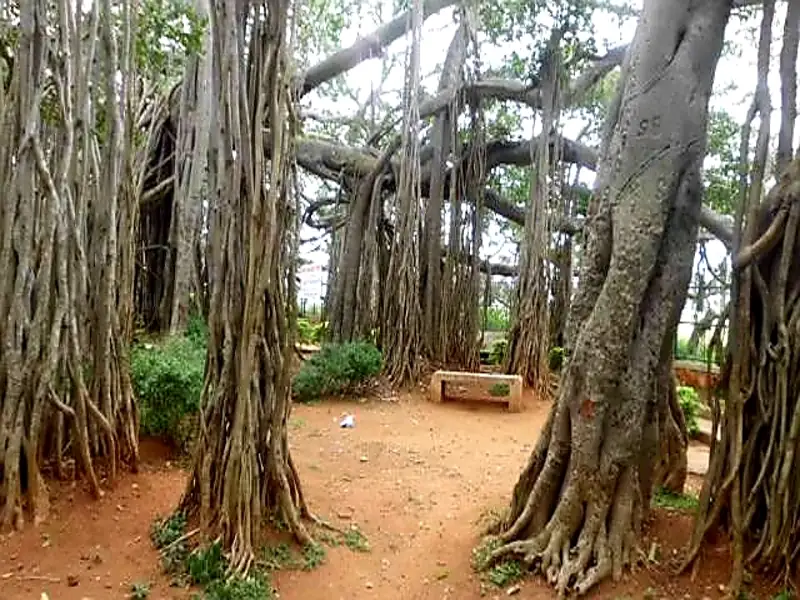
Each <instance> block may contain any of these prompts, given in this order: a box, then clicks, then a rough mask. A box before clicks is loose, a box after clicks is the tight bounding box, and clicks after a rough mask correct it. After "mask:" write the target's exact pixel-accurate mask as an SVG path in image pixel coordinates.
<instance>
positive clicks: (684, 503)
mask: <svg viewBox="0 0 800 600" xmlns="http://www.w3.org/2000/svg"><path fill="white" fill-rule="evenodd" d="M698 503H699V500H698V498H697V497H695V496H692V495H689V494H675V493H673V492H670V491H668V490H665V489H663V488H661V489H658V490H656V492H655V494H653V500H652V502H651V506H653V507H654V508H665V509H667V510H677V511H681V512H694V511H696V510H697V507H698Z"/></svg>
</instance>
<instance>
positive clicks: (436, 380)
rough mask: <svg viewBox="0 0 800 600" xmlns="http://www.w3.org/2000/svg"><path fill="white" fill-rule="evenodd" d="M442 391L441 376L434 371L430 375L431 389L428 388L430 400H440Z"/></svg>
mask: <svg viewBox="0 0 800 600" xmlns="http://www.w3.org/2000/svg"><path fill="white" fill-rule="evenodd" d="M443 393H444V382H443V381H442V378H441V376H439V375H437V374H436V373H434V374H433V376H432V377H431V389H430V395H431V402H441V401H442V394H443Z"/></svg>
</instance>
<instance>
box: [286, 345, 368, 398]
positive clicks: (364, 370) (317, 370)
mask: <svg viewBox="0 0 800 600" xmlns="http://www.w3.org/2000/svg"><path fill="white" fill-rule="evenodd" d="M382 368H383V357H382V356H381V353H380V350H378V349H377V348H376V347H375V346H374V345H372V344H369V343H367V342H350V343H346V344H326V345H324V346H323V347H322V348H321V349H320V351H319V352H318V353H317V354H315V355H314V356H312V357H311V358H309V359H308V360H307V361H306V362H304V363H303V366H302V367H301V369H300V372H299V373H298V374H297V375H296V376H295V378H294V381H293V382H292V392H293V393H294V396H295V397H296V398H297V399H298V400H299V401H301V402H309V401H311V400H315V399H317V398H321V397H323V396H331V395H337V394H346V393H349V392H352V391H354V390H355V389H356V388H357V387H358V386H359V385H361V384H363V383H364V382H366V381H367V380H369V379H371V378H373V377H375V376H376V375H377V374H378V373H380V371H381V369H382Z"/></svg>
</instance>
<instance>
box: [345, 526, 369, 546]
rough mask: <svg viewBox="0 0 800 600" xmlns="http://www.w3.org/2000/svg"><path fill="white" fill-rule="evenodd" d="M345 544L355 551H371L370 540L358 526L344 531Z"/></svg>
mask: <svg viewBox="0 0 800 600" xmlns="http://www.w3.org/2000/svg"><path fill="white" fill-rule="evenodd" d="M344 544H345V546H347V547H348V548H350V550H353V551H354V552H369V551H370V547H369V541H368V540H367V538H366V536H365V535H364V534H363V533H361V530H360V529H358V528H357V527H351V528H350V529H348V530H347V531H345V533H344Z"/></svg>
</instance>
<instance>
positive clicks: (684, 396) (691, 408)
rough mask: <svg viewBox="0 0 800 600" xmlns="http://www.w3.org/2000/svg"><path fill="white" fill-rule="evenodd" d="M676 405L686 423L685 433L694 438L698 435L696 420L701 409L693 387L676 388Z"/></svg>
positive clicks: (698, 426)
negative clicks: (679, 407) (678, 405)
mask: <svg viewBox="0 0 800 600" xmlns="http://www.w3.org/2000/svg"><path fill="white" fill-rule="evenodd" d="M678 404H680V406H681V410H682V411H683V418H684V420H685V421H686V432H687V433H688V434H689V437H694V436H696V435H697V434H698V433H700V423H699V422H698V420H697V418H698V416H699V415H700V410H701V409H702V408H703V405H702V403H701V402H700V396H698V395H697V391H696V390H695V389H694V388H693V387H688V386H678Z"/></svg>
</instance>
